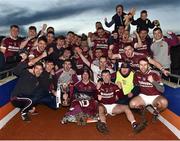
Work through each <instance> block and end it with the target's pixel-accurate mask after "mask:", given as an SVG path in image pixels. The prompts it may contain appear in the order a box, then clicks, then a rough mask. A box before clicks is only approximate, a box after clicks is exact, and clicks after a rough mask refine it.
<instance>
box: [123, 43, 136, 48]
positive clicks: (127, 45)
mask: <svg viewBox="0 0 180 141" xmlns="http://www.w3.org/2000/svg"><path fill="white" fill-rule="evenodd" d="M129 46H130V47H132V48H133V49H134V47H133V45H132V43H127V44H125V46H124V48H126V47H129ZM124 48H123V49H124Z"/></svg>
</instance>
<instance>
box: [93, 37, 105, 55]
mask: <svg viewBox="0 0 180 141" xmlns="http://www.w3.org/2000/svg"><path fill="white" fill-rule="evenodd" d="M107 40H108V37H102V38H100V37H97V38H96V39H95V40H94V47H93V55H95V50H96V48H101V49H102V52H103V55H104V56H107V54H108V43H107Z"/></svg>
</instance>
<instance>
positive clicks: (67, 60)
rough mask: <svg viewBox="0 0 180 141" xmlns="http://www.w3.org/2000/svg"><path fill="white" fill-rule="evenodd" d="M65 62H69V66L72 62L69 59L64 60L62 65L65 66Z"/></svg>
mask: <svg viewBox="0 0 180 141" xmlns="http://www.w3.org/2000/svg"><path fill="white" fill-rule="evenodd" d="M65 62H70V63H71V65H72V62H71V60H70V59H65V60H64V62H63V64H65Z"/></svg>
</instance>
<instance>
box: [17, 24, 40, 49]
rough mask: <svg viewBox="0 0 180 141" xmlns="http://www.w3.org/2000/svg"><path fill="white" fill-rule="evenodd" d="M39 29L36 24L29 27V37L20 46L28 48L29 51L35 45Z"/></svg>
mask: <svg viewBox="0 0 180 141" xmlns="http://www.w3.org/2000/svg"><path fill="white" fill-rule="evenodd" d="M36 36H37V30H36V27H35V26H30V27H29V29H28V37H27V38H26V39H24V40H23V41H22V42H21V45H20V48H21V49H22V48H26V49H27V50H28V51H29V50H31V48H32V47H33V46H34V43H35V41H36V40H37V38H36Z"/></svg>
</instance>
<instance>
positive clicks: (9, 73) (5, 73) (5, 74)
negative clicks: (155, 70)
mask: <svg viewBox="0 0 180 141" xmlns="http://www.w3.org/2000/svg"><path fill="white" fill-rule="evenodd" d="M13 69H14V68H11V69H7V70H4V71H1V72H0V80H1V79H4V78H6V77H9V76H12V75H13V73H12V70H13Z"/></svg>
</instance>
